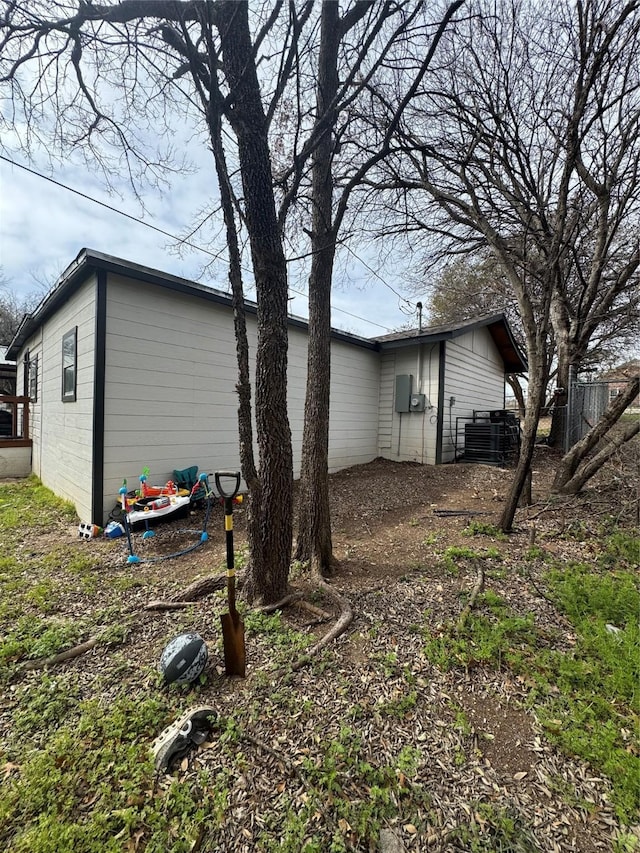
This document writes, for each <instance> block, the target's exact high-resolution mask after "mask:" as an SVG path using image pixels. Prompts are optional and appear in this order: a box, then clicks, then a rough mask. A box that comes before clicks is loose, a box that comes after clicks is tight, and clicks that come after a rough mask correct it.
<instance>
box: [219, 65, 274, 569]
mask: <svg viewBox="0 0 640 853" xmlns="http://www.w3.org/2000/svg"><path fill="white" fill-rule="evenodd" d="M214 73H215V69H213V73H212V77H213V74H214ZM210 98H211V99H213V98H215V93H214V92H211V93H210ZM207 118H208V122H209V131H210V136H211V145H212V150H213V156H214V159H215V164H216V172H217V175H218V184H219V187H220V201H221V205H222V212H223V216H224V222H225V228H226V238H227V249H228V252H229V283H230V285H231V301H232V305H233V322H234V328H235V337H236V357H237V362H238V384H237V386H236V389H237V391H238V434H239V438H240V466H241V469H242V474H243V477H244V480H245V483H246V484H247V487H248V489H249V497H250V499H249V507H248V513H247V542H248V545H249V557H250V561H251V566H252V567H255V569H254V570H253V571H254V572H255V574H257V575H263V574H264V567H263V566H262V565H261V562H260V561H261V560H262V552H261V550H260V547H259V542H260V538H259V534H260V524H261V511H262V486H261V483H260V480H259V478H258V473H257V471H256V465H255V459H254V455H253V426H252V423H251V374H250V369H249V342H248V340H247V323H246V315H245V310H244V292H243V287H242V269H241V262H240V247H239V241H238V231H237V228H236V221H235V212H234V206H233V194H232V191H231V184H230V180H229V171H228V169H227V164H226V158H225V153H224V146H223V143H222V125H221V121H220V113H219V111H218V109H217V107H216V106H215V105H214V104H213V102H210V105H209V109H208V116H207Z"/></svg>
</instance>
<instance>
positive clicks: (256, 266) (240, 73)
mask: <svg viewBox="0 0 640 853" xmlns="http://www.w3.org/2000/svg"><path fill="white" fill-rule="evenodd" d="M216 8H217V12H218V19H217V21H216V24H217V26H218V30H219V32H220V36H221V42H222V58H223V68H224V72H225V75H226V77H227V80H228V82H229V85H230V88H231V91H232V93H233V96H232V103H231V105H230V108H229V117H230V120H231V122H232V126H233V129H234V132H235V134H236V137H237V140H238V154H239V159H240V170H241V174H242V186H243V190H244V203H245V211H246V220H247V230H248V234H249V241H250V244H251V256H252V260H253V271H254V277H255V284H256V292H257V302H258V311H257V320H258V344H257V349H256V383H255V398H256V437H257V443H258V451H259V458H260V482H261V488H260V490H259V494H258V495H255V494H254V495H253V496H252V512H255V513H257V515H256V520H257V530H256V536H257V538H256V541H255V542H254V549H255V551H254V554H253V556H252V565H251V566H250V570H249V573H248V578H247V584H246V594H247V597H248V599H249V600H250V601H251V600H253V599H259V600H261V601H262V602H264V603H267V604H268V603H270V602H272V601H278V600H279V599H281V598H283V597H284V595H285V593H286V590H287V585H288V579H289V566H290V562H291V543H292V519H291V513H292V487H293V475H292V470H293V466H292V452H291V430H290V427H289V418H288V413H287V296H288V293H287V271H286V263H285V258H284V252H283V250H282V242H281V238H280V232H279V228H278V223H277V218H276V208H275V200H274V195H273V180H272V174H271V161H270V156H269V147H268V142H267V126H266V121H265V116H264V111H263V108H262V101H261V95H260V86H259V83H258V77H257V73H256V68H255V62H254V56H253V49H252V44H251V37H250V30H249V22H248V7H247V4H246V3H235V2H231V0H222V2H220V3H218V4H217V7H216Z"/></svg>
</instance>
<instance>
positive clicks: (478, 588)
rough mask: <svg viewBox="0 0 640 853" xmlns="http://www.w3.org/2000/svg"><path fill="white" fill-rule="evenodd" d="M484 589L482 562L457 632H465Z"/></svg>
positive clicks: (458, 623) (461, 615)
mask: <svg viewBox="0 0 640 853" xmlns="http://www.w3.org/2000/svg"><path fill="white" fill-rule="evenodd" d="M483 589H484V564H483V563H482V562H481V561H478V576H477V578H476V582H475V585H474V587H473V589H472V590H471V595H470V596H469V601H467V603H466V605H465V607H464V609H463V611H462V613H461V614H460V618H459V619H458V622H457V625H456V631H458V632H460V631H462V630H463V628H464V626H465V625H466V624H467V619H468V618H469V615H470V613H471V611H472V610H473V607H474V605H475V603H476V600H477V598H478V596H479V595H480V593H481V592H482V590H483Z"/></svg>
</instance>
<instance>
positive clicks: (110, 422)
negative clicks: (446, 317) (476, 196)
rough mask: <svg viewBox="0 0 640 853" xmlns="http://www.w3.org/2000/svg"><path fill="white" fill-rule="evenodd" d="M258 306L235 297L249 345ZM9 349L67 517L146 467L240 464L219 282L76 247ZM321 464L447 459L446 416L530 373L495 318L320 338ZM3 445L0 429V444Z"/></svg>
mask: <svg viewBox="0 0 640 853" xmlns="http://www.w3.org/2000/svg"><path fill="white" fill-rule="evenodd" d="M255 315H256V307H255V305H254V304H252V303H250V304H248V305H247V327H248V335H249V344H250V348H251V349H252V351H253V352H255V341H256V316H255ZM306 348H307V324H306V323H305V322H304V321H302V320H300V319H297V318H295V317H291V318H290V320H289V374H288V376H289V378H288V401H289V416H290V422H291V430H292V439H293V452H294V460H295V471H294V474H295V475H296V476H297V475H298V473H299V470H300V454H301V445H302V427H303V415H304V397H305V383H306V373H307V361H306V355H307V353H306ZM7 358H10V359H13V360H15V361H16V362H17V365H18V378H17V382H18V388H23V387H24V388H29V389H30V403H29V407H30V412H29V430H30V440H31V469H32V471H33V472H34V473H35V474H36V475H37V476H38V477H40V479H41V480H42V482H43V483H44V484H45V485H46V486H48V487H49V488H51V489H52V490H53V491H54V492H55V493H56V494H58V495H60V496H62V497H64V498H67V499H68V500H70V501H72V502H73V503H74V504H75V506H76V508H77V511H78V514H79V516H80V517H81V518H82V519H83V520H86V521H92V522H94V523H98V524H101V523H103V522H104V521H105V519H106V517H107V515H108V513H109V511H110V510H111V509H112V508H113V506H114V504H115V501H116V499H117V495H118V490H119V488H120V487H121V486H122V483H123V480H125V479H126V480H127V482H128V486H129V488H135V487H136V486H137V484H138V478H139V475H140V474H141V472H142V470H143V468H144V467H148V468H149V469H150V480H151V481H152V482H154V483H164V482H165V481H166V480H167V479H169V478H170V477H171V475H172V472H173V470H174V469H182V468H186V467H188V466H191V465H198V466H199V469H200V470H201V471H208V472H211V471H214V470H216V469H227V470H228V469H236V468H238V467H239V449H238V434H237V395H236V391H235V383H236V375H237V368H236V353H235V339H234V325H233V312H232V307H231V299H230V297H229V295H228V294H226V293H224V292H221V291H219V290H215V289H212V288H209V287H205V286H204V285H202V284H198V283H195V282H192V281H187V280H185V279H181V278H178V277H176V276H173V275H169V274H167V273H163V272H160V271H158V270H154V269H149V268H147V267H144V266H140V265H138V264H134V263H130V262H128V261H125V260H121V259H119V258H115V257H112V256H110V255H106V254H102V253H101V252H97V251H93V250H90V249H83V250H82V251H81V252H80V253H79V255H78V257H77V258H76V259H75V261H73V263H72V264H71V265H70V266H69V267H68V268H67V269H66V270H65V272H64V273H63V274H62V276H61V277H60V278H59V280H58V282H57V283H56V285H55V286H54V288H53V289H52V290H51V292H50V293H49V294H48V295H47V296H46V297H45V298H44V299H43V300H42V302H41V303H40V305H39V306H38V307H37V308H36V309H35V311H34V312H33V313H32V314H28V315H26V316H25V317H24V318H23V320H22V323H21V325H20V327H19V329H18V331H17V333H16V335H15V337H14V339H13V341H12V342H11V344H10V346H9V349H8V352H7ZM331 361H332V363H331V392H330V393H331V413H330V435H329V465H330V470H331V471H336V470H339V469H341V468H344V467H348V466H350V465H355V464H359V463H364V462H369V461H371V460H372V459H374V458H375V457H377V456H383V457H386V458H389V459H394V460H410V461H416V462H421V463H428V464H437V463H441V462H448V461H451V460H453V459H454V458H455V456H456V422H457V419H458V418H470V417H472V415H473V412H474V410H491V409H502V408H504V393H505V390H504V389H505V383H504V377H505V373H509V372H513V373H521V372H523V371H524V370H526V364H525V360H524V358H523V356H522V355H521V354H520V352H519V350H518V347H517V345H516V343H515V341H514V339H513V336H512V334H511V330H510V328H509V325H508V323H507V321H506V319H505V317H504V316H503V315H501V314H500V315H494V316H491V317H483V318H478V319H477V320H475V321H472V322H466V323H462V324H460V325H457V326H446V327H445V326H441V327H437V328H430V329H428V328H427V329H423V330H412V331H406V332H400V333H398V334H394V335H387V336H385V337H382V338H378V339H371V340H368V339H365V338H362V337H358V336H356V335H351V334H347V333H345V332H340V331H335V330H334V331H333V332H332V335H331ZM1 453H2V442H1V441H0V454H1Z"/></svg>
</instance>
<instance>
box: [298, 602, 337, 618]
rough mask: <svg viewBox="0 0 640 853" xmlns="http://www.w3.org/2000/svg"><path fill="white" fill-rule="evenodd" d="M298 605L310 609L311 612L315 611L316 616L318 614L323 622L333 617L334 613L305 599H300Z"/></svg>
mask: <svg viewBox="0 0 640 853" xmlns="http://www.w3.org/2000/svg"><path fill="white" fill-rule="evenodd" d="M298 607H303V608H304V609H305V610H308V611H309V613H313V615H314V616H317V617H318V619H321V620H322V621H323V622H326V621H328V620H329V619H333V615H332V614H331V613H329V612H328V611H327V610H322V609H321V608H320V607H316V606H315V604H310V603H309V602H308V601H305V600H304V599H302V600H301V601H298Z"/></svg>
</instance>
